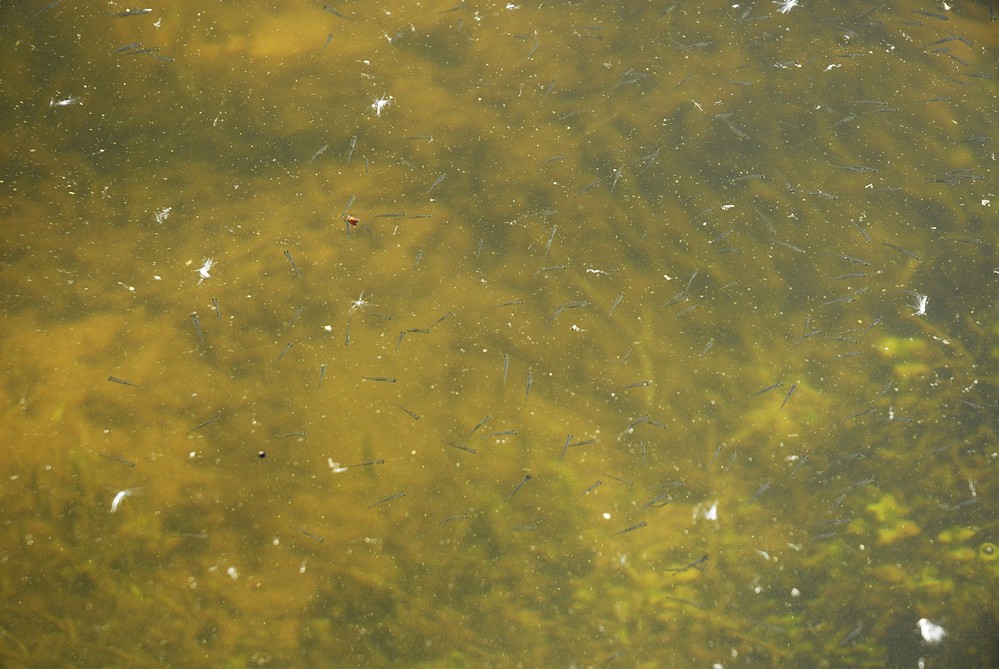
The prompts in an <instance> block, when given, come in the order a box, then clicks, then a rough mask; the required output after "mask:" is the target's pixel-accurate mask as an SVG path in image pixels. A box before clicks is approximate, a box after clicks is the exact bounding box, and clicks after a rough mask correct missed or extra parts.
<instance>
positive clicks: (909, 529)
mask: <svg viewBox="0 0 999 669" xmlns="http://www.w3.org/2000/svg"><path fill="white" fill-rule="evenodd" d="M867 510H868V511H870V512H871V513H873V514H874V517H875V519H876V520H877V522H878V528H877V530H878V541H877V544H878V545H879V546H887V545H889V544H893V543H895V542H896V541H899V540H901V539H909V538H911V537H914V536H916V535H917V534H919V533H920V531H921V530H920V529H919V526H918V525H916V523H914V522H913V521H911V520H909V519H908V518H906V516H907V515H908V514H909V509H908V507H906V506H905V505H903V504H902V503H901V502H899V501H898V500H897V499H895V496H894V495H892V494H891V493H886V494H885V495H884V496H883V497H882V498H881V499H880V500H878V501H877V502H874V503H872V504H868V505H867Z"/></svg>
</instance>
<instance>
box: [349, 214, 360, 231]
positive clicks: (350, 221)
mask: <svg viewBox="0 0 999 669" xmlns="http://www.w3.org/2000/svg"><path fill="white" fill-rule="evenodd" d="M347 222H348V223H350V224H351V225H352V226H354V227H355V228H356V227H357V223H358V220H357V219H356V218H354V217H353V216H348V217H347Z"/></svg>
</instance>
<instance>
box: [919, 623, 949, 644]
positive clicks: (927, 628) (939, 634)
mask: <svg viewBox="0 0 999 669" xmlns="http://www.w3.org/2000/svg"><path fill="white" fill-rule="evenodd" d="M916 624H917V625H919V633H920V634H922V635H923V641H925V642H926V643H928V644H938V643H940V642H941V641H943V639H944V637H945V636H947V630H945V629H944V628H943V627H941V626H940V625H937V624H936V623H934V622H931V621H929V620H927V619H926V618H920V619H919V620H918V621H917V623H916Z"/></svg>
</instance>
